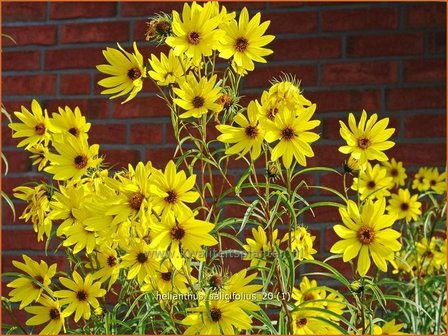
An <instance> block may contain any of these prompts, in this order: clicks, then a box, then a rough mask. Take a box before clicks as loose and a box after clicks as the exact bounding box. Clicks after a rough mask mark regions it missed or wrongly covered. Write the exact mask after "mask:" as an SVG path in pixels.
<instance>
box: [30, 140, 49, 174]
mask: <svg viewBox="0 0 448 336" xmlns="http://www.w3.org/2000/svg"><path fill="white" fill-rule="evenodd" d="M27 150H28V151H29V152H30V153H31V154H33V155H30V159H31V160H34V161H33V166H34V165H37V170H38V171H41V170H42V169H44V168H45V167H46V166H47V163H48V159H47V153H48V147H47V146H45V145H43V144H41V143H39V144H35V145H33V146H31V147H28V149H27Z"/></svg>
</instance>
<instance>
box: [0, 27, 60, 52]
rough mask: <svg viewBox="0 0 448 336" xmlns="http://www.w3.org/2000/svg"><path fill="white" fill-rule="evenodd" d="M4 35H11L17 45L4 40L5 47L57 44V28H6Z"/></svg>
mask: <svg viewBox="0 0 448 336" xmlns="http://www.w3.org/2000/svg"><path fill="white" fill-rule="evenodd" d="M3 34H8V35H10V36H11V37H12V38H13V39H14V40H15V41H16V42H17V43H13V42H12V41H11V40H9V39H3V41H2V42H4V43H5V44H4V45H5V46H8V47H20V46H25V45H52V44H55V43H56V26H49V25H45V26H20V27H4V28H3Z"/></svg>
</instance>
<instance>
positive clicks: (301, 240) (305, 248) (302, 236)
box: [282, 226, 317, 261]
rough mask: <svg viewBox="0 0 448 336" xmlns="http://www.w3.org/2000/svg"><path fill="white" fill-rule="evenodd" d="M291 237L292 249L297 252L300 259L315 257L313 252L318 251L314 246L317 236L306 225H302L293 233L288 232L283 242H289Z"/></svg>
mask: <svg viewBox="0 0 448 336" xmlns="http://www.w3.org/2000/svg"><path fill="white" fill-rule="evenodd" d="M290 236H291V238H290ZM290 239H291V250H292V251H294V252H295V253H296V254H295V255H296V256H297V259H298V260H300V261H302V260H303V259H308V260H313V259H314V258H313V256H312V254H315V253H317V251H316V250H315V249H314V248H313V242H314V240H315V239H316V237H314V236H311V235H310V233H309V232H308V231H307V230H306V228H305V227H303V226H300V227H298V228H296V229H295V230H294V231H292V232H291V234H289V233H286V234H285V236H284V237H283V239H282V243H283V242H288V243H289V240H290Z"/></svg>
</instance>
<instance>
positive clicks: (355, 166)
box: [344, 155, 361, 174]
mask: <svg viewBox="0 0 448 336" xmlns="http://www.w3.org/2000/svg"><path fill="white" fill-rule="evenodd" d="M360 169H361V166H360V165H359V160H357V159H355V158H354V157H353V156H351V155H350V157H349V158H348V160H347V161H346V162H344V172H345V173H350V174H352V173H357V172H359V171H360Z"/></svg>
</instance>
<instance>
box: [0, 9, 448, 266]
mask: <svg viewBox="0 0 448 336" xmlns="http://www.w3.org/2000/svg"><path fill="white" fill-rule="evenodd" d="M247 6H248V7H249V9H250V10H251V11H252V12H255V11H261V12H262V19H264V20H266V19H270V20H271V25H270V28H269V30H268V32H269V33H271V34H275V35H276V36H277V37H276V39H275V41H274V42H273V43H272V44H271V48H272V49H273V50H274V54H273V55H271V56H270V57H268V60H269V63H268V64H267V65H258V66H257V69H256V71H254V72H253V73H250V75H248V76H247V77H246V78H245V79H244V81H243V91H242V94H244V95H246V96H247V97H248V98H257V97H258V95H259V94H260V92H261V90H262V89H263V88H266V87H267V85H268V80H269V79H271V78H272V77H278V76H279V75H280V74H281V72H282V71H283V72H288V73H293V74H294V75H296V76H297V78H299V79H301V80H302V87H303V89H304V95H305V96H306V97H307V98H309V99H311V100H312V101H313V102H315V103H317V113H316V117H317V118H319V119H320V120H322V125H321V126H320V132H321V134H322V138H321V139H320V140H319V141H318V142H317V143H316V144H315V145H314V146H313V148H314V149H315V153H316V157H315V158H313V159H312V160H309V161H310V164H313V165H328V166H334V167H340V165H341V162H342V160H343V156H342V155H341V154H340V153H338V151H337V147H338V146H339V145H341V144H342V140H341V139H340V138H339V126H338V119H344V120H345V119H346V118H347V116H348V112H358V111H361V110H362V109H363V108H364V109H366V110H367V111H368V112H372V113H373V112H376V113H379V114H380V115H381V116H382V117H385V116H389V117H390V118H391V124H392V126H393V127H395V128H396V133H395V136H394V140H395V141H396V142H397V145H396V146H395V147H394V148H393V149H392V150H390V151H389V155H390V156H395V157H396V158H397V159H398V160H402V161H404V164H405V166H406V168H407V169H408V172H411V175H412V172H415V171H416V169H417V168H418V166H420V165H431V166H440V167H443V166H444V165H445V161H446V156H445V152H446V150H445V144H446V140H445V138H446V112H445V109H446V105H445V102H446V92H445V90H446V88H445V80H446V78H445V74H446V69H445V58H446V37H445V34H446V28H445V27H446V21H445V17H446V4H445V3H373V4H372V3H317V2H313V3H303V2H297V3H281V2H272V3H267V2H251V3H248V4H247ZM227 7H228V8H229V9H230V10H239V9H241V8H242V5H241V4H239V3H227ZM180 8H181V4H180V3H165V4H163V5H162V4H160V3H155V2H153V3H140V2H139V3H126V2H123V3H112V2H101V3H100V2H88V3H86V2H82V3H80V2H77V3H75V2H71V3H63V2H55V3H40V2H39V3H34V2H3V3H2V19H3V33H6V34H9V35H11V36H13V37H14V38H15V40H16V41H17V45H14V44H12V43H10V42H8V41H7V40H5V39H3V40H2V43H3V54H2V65H3V68H2V71H3V72H2V88H3V91H2V99H3V103H4V105H5V106H6V108H7V110H8V111H10V112H13V111H15V110H18V109H19V108H20V105H22V104H24V105H26V106H29V105H30V102H31V99H32V98H36V99H37V100H38V101H40V102H41V103H42V104H43V105H44V106H45V107H46V108H48V109H49V111H55V110H56V108H57V106H64V105H68V106H71V107H74V106H76V105H77V106H79V107H80V108H81V110H82V112H83V113H84V114H85V115H86V116H87V118H88V121H89V122H91V123H92V129H91V131H90V140H91V142H97V143H100V144H101V145H102V147H101V148H102V153H103V154H106V157H107V161H109V162H111V163H115V164H117V165H118V167H120V166H124V165H126V164H127V163H128V162H131V163H133V164H135V163H137V162H138V161H140V160H143V161H146V160H152V161H153V162H155V165H156V166H159V167H161V166H163V164H164V163H165V162H166V161H168V160H169V159H170V158H171V157H172V154H173V150H174V147H175V144H174V141H173V136H172V131H171V129H170V127H171V126H170V120H169V117H168V110H167V108H166V107H165V106H164V104H163V102H162V100H161V99H158V98H157V97H156V96H155V95H156V93H155V88H154V87H153V86H151V85H146V87H145V88H144V90H143V91H144V92H143V93H142V94H140V96H139V97H138V98H137V99H134V100H132V101H131V102H129V103H127V104H124V105H121V104H120V102H121V100H113V101H112V100H108V99H107V97H105V96H101V95H100V94H99V92H100V91H101V90H100V88H99V87H98V85H97V84H96V83H97V81H98V79H100V78H101V77H102V76H101V75H100V74H99V73H98V71H97V70H96V69H95V66H96V65H97V64H101V63H103V56H102V53H101V50H102V49H104V48H105V47H107V46H112V47H113V46H114V44H115V42H120V43H121V44H122V45H124V46H127V47H128V46H130V44H131V42H132V41H134V40H135V41H138V42H139V46H140V49H141V51H142V52H143V53H144V55H145V57H148V56H149V53H150V52H155V51H157V52H158V49H157V48H156V47H155V46H153V45H151V44H149V43H147V42H145V41H144V37H143V33H144V29H145V21H146V19H147V17H149V16H151V15H152V14H153V13H155V12H160V11H170V10H172V9H180ZM10 136H11V131H10V130H9V129H8V128H7V127H6V123H5V121H3V124H2V148H3V152H4V153H5V154H6V156H7V158H8V160H9V163H10V172H9V174H8V176H6V177H4V178H3V188H4V190H5V191H6V192H7V193H9V194H10V191H11V189H12V188H13V187H15V186H17V185H18V184H21V183H23V182H25V181H28V180H29V179H30V178H38V175H37V174H36V172H35V170H34V169H33V168H32V167H31V163H30V161H29V160H28V159H27V158H26V155H25V154H24V153H23V151H22V150H17V149H16V148H15V144H16V142H15V141H13V140H12V139H11V137H10ZM231 175H233V176H230V178H232V177H236V176H237V175H238V170H237V169H235V170H234V171H232V172H231ZM310 179H311V180H312V181H313V182H314V183H315V184H319V183H320V184H325V185H330V186H335V184H337V187H340V184H341V182H340V181H339V180H338V181H334V178H333V176H330V175H325V174H324V175H322V174H315V175H314V176H311V177H310ZM307 197H308V199H309V200H310V201H313V200H317V199H322V198H325V199H328V197H329V196H328V195H326V194H325V193H314V194H313V193H310V194H309V195H308V196H307ZM22 209H23V205H20V204H18V205H17V211H18V212H19V213H20V212H21V210H22ZM304 220H305V223H307V224H309V225H310V227H311V229H312V230H313V233H315V234H317V235H318V239H317V242H318V246H316V247H317V248H318V249H319V250H320V251H322V253H323V254H325V253H328V249H329V247H330V246H331V242H332V240H333V239H334V235H333V233H332V230H331V229H330V228H331V225H332V224H333V223H334V221H335V220H337V217H335V212H334V211H333V210H332V209H320V210H317V211H316V217H313V216H312V215H310V214H307V215H306V216H305V218H304ZM2 224H3V227H2V229H3V240H2V244H3V261H4V262H3V267H2V269H3V271H9V270H11V267H10V261H11V259H12V258H15V256H17V255H18V254H21V253H22V252H26V253H27V254H31V255H42V248H43V245H42V244H37V243H35V236H34V234H33V233H32V230H31V228H30V225H26V224H23V223H21V222H20V221H16V222H13V219H12V214H11V213H10V210H9V209H7V208H4V212H3V218H2ZM51 258H53V259H54V258H56V257H54V256H52V257H51ZM55 260H58V261H59V262H60V263H61V264H63V261H62V260H60V259H57V258H56V259H55Z"/></svg>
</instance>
